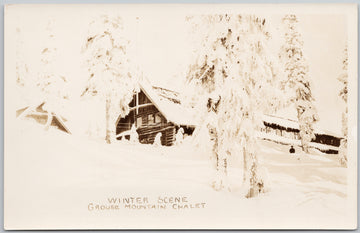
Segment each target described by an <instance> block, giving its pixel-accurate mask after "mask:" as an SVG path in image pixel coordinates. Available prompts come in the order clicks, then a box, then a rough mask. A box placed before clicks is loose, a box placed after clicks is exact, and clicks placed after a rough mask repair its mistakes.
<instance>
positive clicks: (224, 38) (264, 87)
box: [189, 15, 281, 197]
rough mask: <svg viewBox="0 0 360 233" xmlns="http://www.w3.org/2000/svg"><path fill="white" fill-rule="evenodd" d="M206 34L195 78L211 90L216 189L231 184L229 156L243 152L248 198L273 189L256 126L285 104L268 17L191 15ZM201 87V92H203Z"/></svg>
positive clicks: (192, 70)
mask: <svg viewBox="0 0 360 233" xmlns="http://www.w3.org/2000/svg"><path fill="white" fill-rule="evenodd" d="M189 21H190V22H193V24H194V25H195V28H196V30H197V31H200V32H202V33H203V34H204V35H206V36H205V37H204V38H202V41H201V45H202V46H201V49H200V51H197V53H198V54H200V56H199V57H198V59H197V62H196V63H195V64H193V65H192V66H191V67H190V72H189V79H190V80H191V81H192V82H195V83H197V84H198V85H199V86H200V87H202V88H203V90H205V91H203V92H204V93H209V95H208V97H210V98H209V99H208V103H207V105H208V113H207V114H205V116H206V117H205V119H206V120H204V121H203V122H205V123H207V126H208V129H209V133H210V138H211V139H212V142H213V155H214V157H215V159H214V161H216V169H217V177H216V178H215V181H214V183H213V187H214V188H215V189H216V190H219V189H222V188H228V187H226V186H228V182H227V172H228V169H227V168H228V157H229V156H236V155H238V156H239V155H241V156H242V157H243V168H244V176H243V183H244V184H245V187H247V188H246V190H247V197H253V196H256V195H258V194H259V193H261V192H264V191H266V190H268V188H267V185H268V183H266V182H265V180H266V179H265V178H263V177H262V174H264V172H259V170H262V169H261V168H260V164H259V162H258V156H257V155H258V153H259V152H258V151H257V148H258V146H257V138H256V135H255V131H256V130H257V129H258V128H259V127H261V125H262V121H261V116H262V114H263V113H265V112H268V111H271V110H273V109H275V108H276V107H277V106H279V105H280V102H281V101H280V99H281V98H280V96H281V94H280V91H279V88H278V87H279V86H278V84H279V80H280V79H279V76H278V75H277V65H276V62H275V60H274V59H272V56H271V53H270V52H269V51H268V50H267V41H268V40H269V38H270V34H269V32H268V31H267V29H266V27H267V23H266V20H265V19H263V18H259V17H256V16H248V15H246V16H242V15H207V16H202V17H198V18H197V17H192V18H189ZM200 92H201V91H200Z"/></svg>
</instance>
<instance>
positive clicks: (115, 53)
mask: <svg viewBox="0 0 360 233" xmlns="http://www.w3.org/2000/svg"><path fill="white" fill-rule="evenodd" d="M128 43H129V41H128V40H126V39H125V37H124V31H123V23H122V20H121V18H120V17H118V16H117V17H111V16H107V15H104V16H101V17H99V18H97V19H96V20H94V21H92V22H91V23H90V27H89V33H88V35H87V37H86V41H85V46H84V48H83V52H84V54H85V58H86V62H87V67H88V72H89V78H88V81H87V87H86V90H85V93H90V94H91V95H93V96H98V97H100V98H101V99H102V100H104V101H105V107H106V111H105V121H106V136H105V140H106V142H107V143H111V141H112V140H113V139H114V138H115V120H116V115H117V114H119V115H120V116H122V117H124V116H126V114H128V112H129V106H128V104H129V102H130V101H131V99H132V96H133V92H134V89H135V86H136V77H133V76H132V75H131V68H130V63H129V60H128V58H127V51H126V48H127V45H128Z"/></svg>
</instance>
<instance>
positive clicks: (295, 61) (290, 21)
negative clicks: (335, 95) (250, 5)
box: [280, 15, 318, 152]
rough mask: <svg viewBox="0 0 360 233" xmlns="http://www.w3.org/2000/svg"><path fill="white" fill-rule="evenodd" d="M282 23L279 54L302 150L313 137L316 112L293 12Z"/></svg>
mask: <svg viewBox="0 0 360 233" xmlns="http://www.w3.org/2000/svg"><path fill="white" fill-rule="evenodd" d="M283 23H284V26H285V44H284V45H283V46H282V51H281V54H280V57H281V59H282V60H283V63H284V65H285V74H286V75H287V80H286V81H285V83H284V84H285V90H287V91H289V92H290V93H291V94H290V96H291V97H290V102H292V103H294V104H295V108H296V111H297V117H298V122H299V130H300V132H299V134H300V139H301V145H302V149H303V151H304V152H309V143H310V142H311V140H312V139H314V138H315V134H314V123H315V122H317V121H318V115H317V111H316V108H315V106H314V97H313V95H312V92H311V84H310V78H309V68H308V65H307V62H306V59H305V58H304V54H303V44H304V42H303V41H302V38H301V34H300V33H299V32H298V29H297V26H298V19H297V17H296V15H286V16H285V17H284V18H283Z"/></svg>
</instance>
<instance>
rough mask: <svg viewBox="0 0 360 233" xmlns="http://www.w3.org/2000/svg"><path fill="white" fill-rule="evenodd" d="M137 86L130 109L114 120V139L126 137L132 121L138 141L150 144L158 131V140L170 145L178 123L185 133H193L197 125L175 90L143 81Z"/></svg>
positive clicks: (173, 139) (191, 112)
mask: <svg viewBox="0 0 360 233" xmlns="http://www.w3.org/2000/svg"><path fill="white" fill-rule="evenodd" d="M139 86H140V92H138V93H136V94H135V95H134V97H133V99H132V101H131V102H130V104H129V107H130V113H129V114H128V115H127V116H126V117H124V118H120V117H119V118H118V120H117V122H116V137H117V139H121V138H122V137H127V136H126V135H127V132H129V130H130V128H131V126H132V125H133V124H135V126H136V129H137V133H138V134H139V141H140V142H141V143H150V144H151V143H153V142H154V139H155V136H156V134H158V133H162V137H161V144H162V145H166V146H171V145H173V143H174V141H175V135H176V133H177V131H178V130H179V129H180V127H181V128H183V129H184V133H185V134H187V135H191V134H192V133H193V131H194V129H195V126H196V125H197V123H196V121H195V118H194V115H193V111H191V109H189V108H186V107H184V106H183V105H182V104H181V102H180V100H179V93H177V92H175V91H172V90H168V89H165V88H161V87H156V86H152V85H151V84H148V83H145V82H143V83H140V84H139Z"/></svg>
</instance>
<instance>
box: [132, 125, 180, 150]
mask: <svg viewBox="0 0 360 233" xmlns="http://www.w3.org/2000/svg"><path fill="white" fill-rule="evenodd" d="M137 132H138V134H139V140H140V142H141V143H146V144H153V143H154V140H155V137H156V135H157V134H158V133H162V136H161V144H162V145H163V146H171V145H173V143H174V141H175V134H176V127H175V126H174V125H173V124H172V123H166V124H158V125H154V126H145V127H141V128H139V129H138V130H137Z"/></svg>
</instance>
